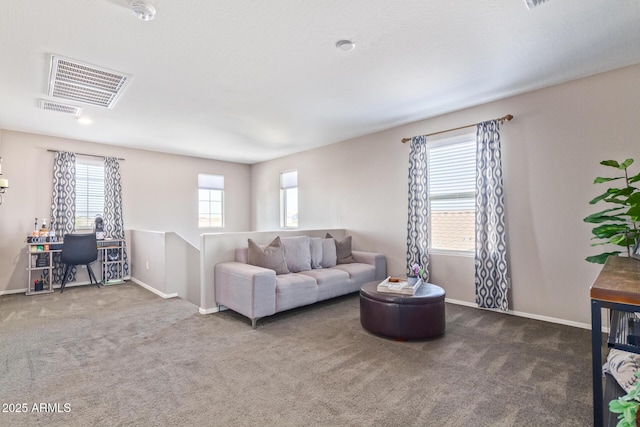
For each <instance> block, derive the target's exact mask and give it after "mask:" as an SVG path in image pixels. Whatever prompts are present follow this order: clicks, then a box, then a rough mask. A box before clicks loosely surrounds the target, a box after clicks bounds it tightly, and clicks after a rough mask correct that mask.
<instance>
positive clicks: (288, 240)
mask: <svg viewBox="0 0 640 427" xmlns="http://www.w3.org/2000/svg"><path fill="white" fill-rule="evenodd" d="M281 240H282V245H283V246H284V259H285V261H286V262H287V269H288V270H289V271H290V272H292V273H298V272H299V271H309V270H311V248H310V246H309V237H307V236H296V237H283V238H282V239H281Z"/></svg>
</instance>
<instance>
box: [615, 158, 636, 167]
mask: <svg viewBox="0 0 640 427" xmlns="http://www.w3.org/2000/svg"><path fill="white" fill-rule="evenodd" d="M632 164H633V159H627V160H625V161H624V162H622V163H621V164H620V166H618V169H626V168H628V167H629V166H631V165H632Z"/></svg>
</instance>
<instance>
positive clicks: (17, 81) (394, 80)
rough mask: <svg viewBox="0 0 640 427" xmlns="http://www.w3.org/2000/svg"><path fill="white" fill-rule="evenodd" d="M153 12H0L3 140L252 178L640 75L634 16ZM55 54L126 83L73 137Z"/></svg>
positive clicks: (590, 7) (598, 2) (554, 8)
mask: <svg viewBox="0 0 640 427" xmlns="http://www.w3.org/2000/svg"><path fill="white" fill-rule="evenodd" d="M149 2H150V3H151V4H153V5H154V6H155V8H156V10H157V15H156V18H155V19H154V20H153V21H149V22H143V21H140V20H138V19H136V18H135V17H134V16H133V14H132V12H131V10H130V9H129V7H128V4H129V2H128V0H91V1H88V0H55V1H51V0H29V1H15V0H0V128H2V129H9V130H17V131H25V132H32V133H38V134H45V135H53V136H59V137H65V138H73V139H80V140H86V141H94V142H99V143H106V144H112V145H121V146H129V147H136V148H142V149H148V150H155V151H162V152H168V153H176V154H185V155H192V156H198V157H205V158H214V159H221V160H230V161H237V162H243V163H255V162H259V161H264V160H268V159H272V158H277V157H281V156H284V155H287V154H290V153H295V152H299V151H304V150H308V149H310V148H314V147H318V146H321V145H326V144H331V143H334V142H338V141H342V140H345V139H349V138H353V137H357V136H361V135H366V134H369V133H373V132H376V131H380V130H383V129H388V128H391V127H395V126H398V125H401V124H404V123H409V122H413V121H416V120H420V119H423V118H428V117H433V116H436V115H440V114H443V113H446V112H451V111H455V110H458V109H461V108H465V107H469V106H473V105H478V104H481V103H485V102H488V101H492V100H496V99H500V98H504V97H507V96H511V95H515V94H519V93H523V92H527V91H530V90H533V89H538V88H542V87H546V86H550V85H554V84H558V83H562V82H565V81H569V80H573V79H576V78H580V77H584V76H588V75H591V74H595V73H599V72H603V71H607V70H610V69H614V68H619V67H623V66H626V65H631V64H635V63H639V62H640V0H549V1H547V2H546V3H543V4H542V5H540V6H538V7H537V8H534V9H532V10H528V9H527V8H526V6H525V3H524V1H523V0H485V1H478V0H456V1H451V0H429V1H428V0H349V1H337V0H336V1H329V0H325V1H321V0H260V1H258V0H216V1H213V0H189V1H186V0H182V1H180V0H149ZM340 39H350V40H352V41H354V42H355V43H356V48H355V49H354V50H353V51H351V52H343V51H340V50H338V49H336V48H335V43H336V42H337V41H338V40H340ZM51 54H56V55H61V56H64V57H67V58H70V59H75V60H78V61H82V62H86V63H89V64H93V65H96V66H99V67H105V68H108V69H112V70H116V71H120V72H123V73H126V74H131V75H133V80H132V81H131V83H130V84H129V86H128V87H127V89H126V90H125V92H124V94H123V95H122V97H121V98H120V100H119V101H118V103H117V104H116V106H115V108H113V109H111V110H109V109H104V108H100V107H92V106H83V107H84V110H83V116H86V117H90V118H91V119H92V120H93V124H91V125H82V124H80V123H79V122H78V121H77V120H76V119H75V118H74V117H73V116H71V115H65V114H63V113H58V112H52V111H45V110H41V109H39V108H38V100H39V99H52V98H49V97H48V96H47V95H46V93H47V83H48V78H49V68H50V62H51V61H50V57H51ZM60 101H62V102H65V101H64V100H60ZM594 102H597V100H594ZM76 105H81V104H76ZM505 113H507V112H505Z"/></svg>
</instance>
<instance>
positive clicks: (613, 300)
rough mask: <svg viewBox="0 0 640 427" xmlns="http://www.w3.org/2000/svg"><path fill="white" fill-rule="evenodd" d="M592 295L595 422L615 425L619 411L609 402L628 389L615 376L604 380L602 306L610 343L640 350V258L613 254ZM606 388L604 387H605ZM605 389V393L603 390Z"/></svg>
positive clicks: (597, 424)
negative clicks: (612, 410) (612, 409)
mask: <svg viewBox="0 0 640 427" xmlns="http://www.w3.org/2000/svg"><path fill="white" fill-rule="evenodd" d="M590 297H591V351H592V361H593V366H592V370H593V371H592V374H593V424H594V426H596V427H598V426H603V425H606V426H615V425H616V424H617V422H618V420H617V414H611V413H610V412H609V411H608V410H607V411H605V410H604V408H608V402H609V401H610V400H612V399H615V398H617V397H619V396H621V395H623V394H625V392H624V391H623V390H622V388H620V387H619V386H618V384H617V383H616V382H615V379H614V378H613V377H611V376H610V375H606V377H605V378H606V382H605V384H604V387H603V381H602V348H603V346H602V344H603V340H602V308H606V309H609V317H610V319H611V327H610V328H609V335H608V337H607V346H608V347H610V348H617V349H620V350H625V351H629V352H632V353H639V354H640V318H638V317H636V315H635V313H640V261H638V260H635V259H632V258H624V257H616V256H611V257H609V258H608V259H607V262H606V263H605V265H604V267H603V268H602V271H601V272H600V274H599V275H598V277H597V278H596V280H595V282H594V283H593V285H591V291H590ZM603 388H604V390H603ZM603 391H604V393H603Z"/></svg>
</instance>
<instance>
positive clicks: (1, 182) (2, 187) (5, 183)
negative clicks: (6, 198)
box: [0, 157, 9, 205]
mask: <svg viewBox="0 0 640 427" xmlns="http://www.w3.org/2000/svg"><path fill="white" fill-rule="evenodd" d="M0 176H2V157H0ZM7 188H9V180H8V179H4V178H0V205H1V204H2V195H3V194H4V192H5V191H6V190H7Z"/></svg>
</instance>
